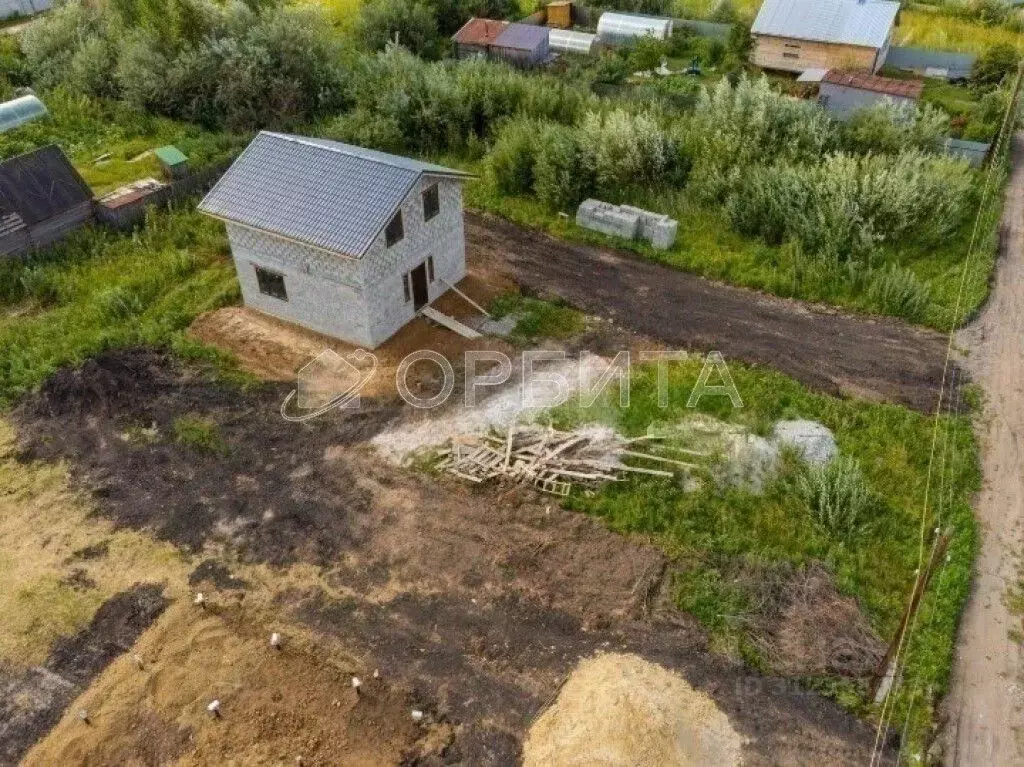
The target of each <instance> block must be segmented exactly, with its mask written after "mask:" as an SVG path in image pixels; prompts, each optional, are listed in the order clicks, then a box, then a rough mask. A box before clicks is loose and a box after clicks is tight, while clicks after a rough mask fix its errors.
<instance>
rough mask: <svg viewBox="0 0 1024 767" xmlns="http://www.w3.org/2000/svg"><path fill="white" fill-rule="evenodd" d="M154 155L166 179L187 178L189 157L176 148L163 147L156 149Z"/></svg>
mask: <svg viewBox="0 0 1024 767" xmlns="http://www.w3.org/2000/svg"><path fill="white" fill-rule="evenodd" d="M153 154H155V155H156V159H157V160H159V162H160V167H161V169H162V170H163V172H164V177H166V178H167V179H169V180H172V181H173V180H174V179H179V178H185V176H187V175H188V157H186V156H185V153H184V152H182V151H181V150H180V149H178V147H176V146H171V145H168V146H162V147H160V148H159V149H154V150H153Z"/></svg>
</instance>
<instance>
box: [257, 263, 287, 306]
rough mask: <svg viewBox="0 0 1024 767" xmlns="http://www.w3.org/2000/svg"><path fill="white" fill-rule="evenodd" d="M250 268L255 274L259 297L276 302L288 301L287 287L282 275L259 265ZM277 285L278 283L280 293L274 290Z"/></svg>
mask: <svg viewBox="0 0 1024 767" xmlns="http://www.w3.org/2000/svg"><path fill="white" fill-rule="evenodd" d="M252 267H253V269H254V270H255V272H256V285H257V286H258V287H259V291H260V295H264V296H269V297H270V298H276V299H277V300H278V301H285V302H287V301H288V286H287V285H285V282H284V273H282V272H277V271H274V270H273V269H268V268H267V267H265V266H260V265H259V264H253V265H252ZM271 283H273V285H272V284H271ZM277 283H280V286H281V290H280V291H277V290H276V289H275V288H274V285H276V284H277Z"/></svg>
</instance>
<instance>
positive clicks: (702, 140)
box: [681, 75, 837, 202]
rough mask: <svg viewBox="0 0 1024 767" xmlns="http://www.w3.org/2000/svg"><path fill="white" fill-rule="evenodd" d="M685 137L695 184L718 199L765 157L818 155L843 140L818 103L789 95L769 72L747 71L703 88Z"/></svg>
mask: <svg viewBox="0 0 1024 767" xmlns="http://www.w3.org/2000/svg"><path fill="white" fill-rule="evenodd" d="M682 131H683V132H682V133H681V135H682V137H683V139H684V141H685V142H686V147H687V152H688V154H689V156H690V157H691V158H692V162H693V171H692V175H691V180H690V190H691V192H692V193H693V194H694V195H695V196H697V197H698V198H699V199H701V200H703V201H704V202H717V201H719V200H721V199H722V198H723V197H725V195H726V194H727V193H728V192H729V190H730V189H731V188H732V186H733V185H734V184H735V183H736V182H737V180H738V179H739V171H741V170H742V169H744V168H747V167H750V166H752V165H755V164H759V163H760V162H762V159H763V158H764V157H772V158H776V159H778V160H788V161H793V162H797V161H818V160H820V158H821V157H822V155H823V154H824V153H825V152H826V151H828V150H829V149H832V148H833V147H834V146H835V144H836V143H837V132H836V128H835V125H834V123H833V121H832V120H831V119H829V118H828V117H827V116H826V115H825V114H824V112H823V110H821V109H819V108H818V107H817V106H816V105H814V104H811V103H807V102H798V101H794V100H793V99H789V98H786V97H785V96H783V95H782V94H780V93H777V92H776V91H774V90H772V88H771V86H770V85H769V83H768V80H767V79H766V78H764V77H761V78H757V79H754V80H751V79H749V78H747V77H746V76H745V75H741V76H740V77H739V79H738V81H737V83H736V85H732V84H730V83H729V81H728V80H727V79H723V80H720V81H719V82H718V84H717V85H716V86H715V87H714V89H712V90H708V89H706V88H705V89H702V91H701V94H700V97H699V98H698V100H697V104H696V106H695V107H694V110H693V114H692V116H691V117H690V119H689V120H688V121H687V122H686V124H685V125H684V126H682Z"/></svg>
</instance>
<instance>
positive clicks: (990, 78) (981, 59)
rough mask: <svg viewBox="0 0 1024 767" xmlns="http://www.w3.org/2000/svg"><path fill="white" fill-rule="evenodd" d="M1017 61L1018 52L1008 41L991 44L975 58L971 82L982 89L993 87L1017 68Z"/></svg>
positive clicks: (1018, 58) (1018, 57)
mask: <svg viewBox="0 0 1024 767" xmlns="http://www.w3.org/2000/svg"><path fill="white" fill-rule="evenodd" d="M1019 62H1020V52H1019V51H1018V50H1017V49H1016V48H1014V47H1013V46H1012V45H1010V44H1009V43H999V44H997V45H993V46H992V47H990V48H989V49H988V50H986V51H985V52H984V53H982V54H981V55H980V56H978V58H977V59H975V61H974V66H973V67H971V84H972V85H974V86H975V87H976V88H979V89H983V90H987V89H989V88H995V87H997V86H998V85H999V84H1000V83H1001V82H1003V80H1004V79H1005V78H1006V77H1007V75H1010V74H1012V73H1013V72H1015V71H1016V70H1017V65H1018V63H1019Z"/></svg>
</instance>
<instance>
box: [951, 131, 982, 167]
mask: <svg viewBox="0 0 1024 767" xmlns="http://www.w3.org/2000/svg"><path fill="white" fill-rule="evenodd" d="M942 149H943V150H944V151H945V152H946V154H948V155H952V156H954V157H963V158H964V159H965V160H967V162H969V163H970V164H971V165H973V166H975V167H978V166H980V165H983V164H984V163H985V160H987V159H988V154H989V152H991V151H992V145H991V144H985V143H983V142H981V141H965V140H964V139H960V138H946V139H943V140H942Z"/></svg>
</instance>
